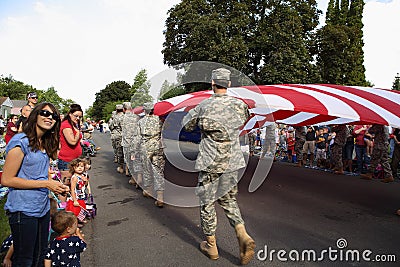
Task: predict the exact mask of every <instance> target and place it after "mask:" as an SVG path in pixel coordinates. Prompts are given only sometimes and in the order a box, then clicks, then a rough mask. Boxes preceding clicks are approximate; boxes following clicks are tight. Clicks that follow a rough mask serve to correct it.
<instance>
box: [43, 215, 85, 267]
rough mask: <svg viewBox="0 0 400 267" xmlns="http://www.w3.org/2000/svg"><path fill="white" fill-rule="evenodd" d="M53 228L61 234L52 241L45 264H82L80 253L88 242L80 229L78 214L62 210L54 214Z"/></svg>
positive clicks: (48, 265)
mask: <svg viewBox="0 0 400 267" xmlns="http://www.w3.org/2000/svg"><path fill="white" fill-rule="evenodd" d="M51 228H52V229H53V230H54V232H56V233H57V234H58V235H59V236H58V237H56V238H55V239H54V240H52V241H51V242H50V246H49V248H48V251H47V253H46V257H45V261H44V266H45V267H51V266H76V267H79V266H81V262H80V253H81V252H83V251H85V250H86V243H85V241H84V240H83V236H82V234H81V232H80V230H79V229H78V219H77V218H76V216H75V215H74V214H73V213H72V212H69V211H64V210H60V211H58V212H56V213H55V214H54V215H53V217H52V220H51ZM71 244H72V245H71Z"/></svg>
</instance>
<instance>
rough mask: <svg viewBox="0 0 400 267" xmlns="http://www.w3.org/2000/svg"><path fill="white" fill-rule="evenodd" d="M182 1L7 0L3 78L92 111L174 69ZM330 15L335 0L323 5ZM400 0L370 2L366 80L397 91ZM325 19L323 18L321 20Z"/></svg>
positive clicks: (0, 30) (0, 41)
mask: <svg viewBox="0 0 400 267" xmlns="http://www.w3.org/2000/svg"><path fill="white" fill-rule="evenodd" d="M179 2H180V0H146V1H131V0H84V1H82V0H42V1H34V0H0V74H3V75H5V76H8V75H9V74H11V75H12V76H13V77H14V78H15V79H16V80H19V81H22V82H24V83H26V84H30V85H32V86H34V87H35V88H37V89H40V90H45V89H47V88H49V87H51V86H54V87H55V89H56V90H57V92H58V93H59V95H60V96H61V97H63V98H71V99H72V100H74V101H76V102H77V103H79V104H81V105H82V107H83V108H84V109H86V108H88V107H89V106H90V105H91V104H92V103H93V102H94V100H95V93H97V92H99V91H100V90H101V89H103V88H104V87H105V86H106V85H107V84H109V83H111V82H113V81H117V80H124V81H126V82H128V83H129V84H132V82H133V79H134V77H135V75H136V74H137V73H138V72H139V71H140V70H141V69H146V70H147V71H148V74H149V78H152V77H154V76H157V75H158V73H160V72H162V71H164V70H166V69H167V67H166V66H165V65H164V64H163V56H162V54H161V50H162V43H163V41H164V36H163V33H162V32H163V30H164V28H165V27H164V26H165V19H166V18H167V11H168V10H169V9H170V8H172V7H173V6H174V5H175V4H177V3H179ZM317 2H318V4H319V8H320V9H321V10H322V11H323V12H326V7H327V3H328V0H319V1H317ZM399 14H400V0H392V1H390V0H380V1H378V0H367V1H366V6H365V10H364V19H363V22H364V43H365V46H364V53H365V67H366V77H367V80H369V81H371V82H372V83H373V84H375V86H376V87H381V88H391V86H392V83H393V81H394V77H395V76H396V73H398V72H400V42H399V41H400V37H399V35H400V16H399ZM322 20H323V18H322Z"/></svg>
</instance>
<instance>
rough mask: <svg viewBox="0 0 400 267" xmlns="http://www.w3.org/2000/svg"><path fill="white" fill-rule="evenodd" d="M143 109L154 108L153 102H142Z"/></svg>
mask: <svg viewBox="0 0 400 267" xmlns="http://www.w3.org/2000/svg"><path fill="white" fill-rule="evenodd" d="M143 109H144V110H152V109H154V104H153V103H151V102H147V103H144V104H143Z"/></svg>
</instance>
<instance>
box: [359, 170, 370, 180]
mask: <svg viewBox="0 0 400 267" xmlns="http://www.w3.org/2000/svg"><path fill="white" fill-rule="evenodd" d="M360 176H361V179H364V180H372V173H370V172H369V173H362V174H360Z"/></svg>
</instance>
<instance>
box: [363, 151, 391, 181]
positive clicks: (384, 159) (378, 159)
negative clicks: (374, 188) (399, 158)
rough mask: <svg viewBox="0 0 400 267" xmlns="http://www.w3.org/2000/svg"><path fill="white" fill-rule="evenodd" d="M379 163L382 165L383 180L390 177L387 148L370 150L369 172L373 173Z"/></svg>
mask: <svg viewBox="0 0 400 267" xmlns="http://www.w3.org/2000/svg"><path fill="white" fill-rule="evenodd" d="M379 163H380V164H381V165H382V168H383V172H384V173H385V174H384V175H385V178H387V177H390V176H392V169H391V168H390V164H389V153H388V150H387V148H386V149H382V148H380V147H377V146H375V147H374V149H373V150H372V155H371V161H370V165H369V171H370V172H372V173H373V172H374V171H375V169H376V167H377V166H378V164H379Z"/></svg>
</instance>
